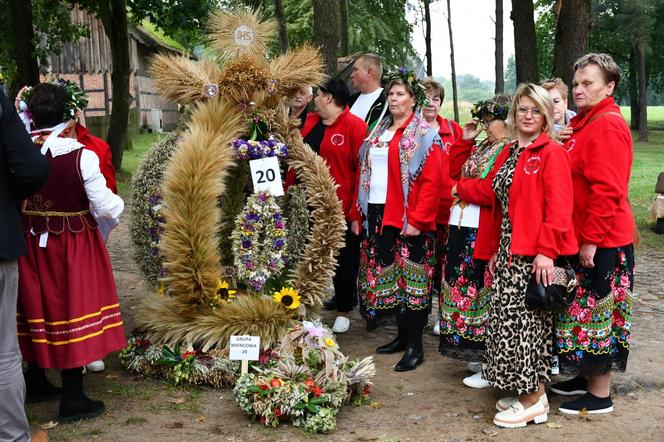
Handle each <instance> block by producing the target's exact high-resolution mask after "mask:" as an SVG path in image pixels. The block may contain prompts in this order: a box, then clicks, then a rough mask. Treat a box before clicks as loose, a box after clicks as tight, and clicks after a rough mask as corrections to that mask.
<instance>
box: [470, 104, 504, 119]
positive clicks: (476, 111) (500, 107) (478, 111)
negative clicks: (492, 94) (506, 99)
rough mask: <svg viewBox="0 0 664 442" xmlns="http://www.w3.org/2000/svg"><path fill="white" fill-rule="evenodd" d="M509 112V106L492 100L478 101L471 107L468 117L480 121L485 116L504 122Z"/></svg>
mask: <svg viewBox="0 0 664 442" xmlns="http://www.w3.org/2000/svg"><path fill="white" fill-rule="evenodd" d="M509 111H510V104H509V103H503V104H498V103H496V102H495V101H493V100H480V101H478V102H477V103H475V104H474V105H473V108H472V109H471V110H470V115H472V117H473V118H476V119H478V120H479V119H482V118H483V117H485V116H486V115H491V116H493V117H494V118H496V119H499V120H506V119H507V114H509Z"/></svg>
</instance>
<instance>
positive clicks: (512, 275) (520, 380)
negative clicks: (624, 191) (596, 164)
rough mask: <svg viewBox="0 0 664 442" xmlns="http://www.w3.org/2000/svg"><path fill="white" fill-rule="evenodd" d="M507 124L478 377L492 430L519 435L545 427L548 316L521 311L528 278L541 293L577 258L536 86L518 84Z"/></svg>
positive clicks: (546, 110) (568, 190)
mask: <svg viewBox="0 0 664 442" xmlns="http://www.w3.org/2000/svg"><path fill="white" fill-rule="evenodd" d="M509 119H510V121H511V122H512V124H513V126H514V129H515V136H516V140H515V142H514V143H511V144H509V145H508V146H507V147H505V149H503V151H502V152H501V154H500V156H499V158H498V163H499V164H502V166H501V167H500V169H499V170H498V172H497V173H496V176H495V178H494V180H493V189H494V192H495V194H496V202H495V205H494V213H495V215H496V217H495V218H496V222H495V224H494V228H496V227H498V226H499V227H498V230H499V233H498V234H496V235H495V240H494V243H493V247H494V248H496V249H497V255H494V256H492V258H491V264H490V266H491V267H492V268H493V269H494V281H493V292H492V294H491V300H490V303H489V319H488V321H487V332H486V351H485V353H484V365H483V370H482V377H483V378H484V379H486V380H487V381H488V382H489V383H490V384H491V385H492V386H493V387H495V388H497V389H499V390H516V392H517V393H518V394H519V397H518V398H516V399H515V398H512V399H507V400H505V399H503V400H501V401H499V402H498V403H497V404H496V407H497V408H499V409H502V411H500V412H498V413H497V414H496V416H495V418H494V421H493V422H494V424H496V425H498V426H500V427H505V428H518V427H525V426H526V424H527V423H528V422H530V421H533V420H534V421H535V423H542V422H546V420H547V414H548V412H549V403H548V401H547V397H546V393H545V391H544V382H548V381H549V380H550V379H549V376H550V371H551V367H550V365H551V355H552V350H553V348H552V347H553V345H552V341H551V331H552V329H553V313H552V312H550V311H544V310H539V309H530V308H528V307H527V306H526V300H525V298H526V287H527V285H528V281H529V280H530V278H531V277H533V276H534V277H535V279H536V281H537V282H542V283H543V284H544V285H548V284H549V283H550V282H551V281H552V279H553V263H554V260H556V259H557V258H558V257H561V256H567V255H573V254H574V253H576V252H577V250H578V247H577V246H576V238H575V236H574V230H573V227H572V205H573V201H572V198H571V194H572V177H571V172H570V164H569V158H568V155H567V153H565V151H564V150H563V148H562V145H560V144H559V143H557V142H555V141H553V139H552V137H553V131H552V128H553V103H552V101H551V98H550V96H549V94H548V93H547V92H546V91H545V90H544V89H543V88H542V87H540V86H537V85H534V84H524V85H522V86H520V87H519V89H518V90H517V91H516V93H515V95H514V99H513V101H512V108H511V109H510V118H509Z"/></svg>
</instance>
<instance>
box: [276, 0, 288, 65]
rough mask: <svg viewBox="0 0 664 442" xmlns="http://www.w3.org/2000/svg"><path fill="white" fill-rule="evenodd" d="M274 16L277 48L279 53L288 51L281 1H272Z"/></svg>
mask: <svg viewBox="0 0 664 442" xmlns="http://www.w3.org/2000/svg"><path fill="white" fill-rule="evenodd" d="M274 15H275V17H276V18H277V25H278V27H279V46H281V53H282V54H283V53H285V52H286V51H287V50H288V32H286V19H285V18H284V5H283V2H282V1H281V0H274Z"/></svg>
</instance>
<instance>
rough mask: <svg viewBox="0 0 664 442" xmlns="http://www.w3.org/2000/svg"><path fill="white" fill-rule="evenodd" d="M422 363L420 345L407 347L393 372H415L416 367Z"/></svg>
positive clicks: (422, 356) (422, 354)
mask: <svg viewBox="0 0 664 442" xmlns="http://www.w3.org/2000/svg"><path fill="white" fill-rule="evenodd" d="M422 362H424V352H423V351H422V344H420V345H417V344H416V345H410V344H409V345H408V347H407V348H406V353H404V354H403V357H402V358H401V360H400V361H399V362H397V365H396V366H395V367H394V371H411V370H415V369H416V368H417V366H418V365H420V364H421V363H422Z"/></svg>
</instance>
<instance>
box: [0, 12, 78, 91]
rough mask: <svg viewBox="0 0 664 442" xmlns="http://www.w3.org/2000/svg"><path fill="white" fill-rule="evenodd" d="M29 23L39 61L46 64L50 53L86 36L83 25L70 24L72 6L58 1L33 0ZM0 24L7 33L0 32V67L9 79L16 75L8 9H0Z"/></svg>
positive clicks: (35, 54)
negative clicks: (33, 31) (31, 27)
mask: <svg viewBox="0 0 664 442" xmlns="http://www.w3.org/2000/svg"><path fill="white" fill-rule="evenodd" d="M32 22H33V27H34V29H35V33H36V35H35V40H34V44H35V53H34V56H35V57H36V58H37V60H38V61H39V64H40V65H42V66H45V65H46V64H47V57H48V55H49V54H56V55H57V54H60V52H61V51H62V45H63V44H64V43H67V42H71V41H75V40H77V39H78V38H80V37H84V36H87V35H88V34H89V29H88V28H87V27H86V26H85V25H79V24H75V23H72V21H71V6H68V5H67V4H66V3H64V2H62V1H60V0H32ZM0 24H2V29H4V30H5V31H6V32H2V33H0V66H2V67H3V68H4V70H5V72H4V73H3V74H4V75H5V77H6V78H7V80H8V81H9V82H11V81H12V80H13V79H14V76H15V74H16V64H15V60H14V56H13V54H12V52H13V51H12V49H13V38H12V34H11V33H10V32H7V31H8V30H10V29H12V28H13V26H12V23H11V19H10V13H9V9H8V8H6V7H3V8H0Z"/></svg>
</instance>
